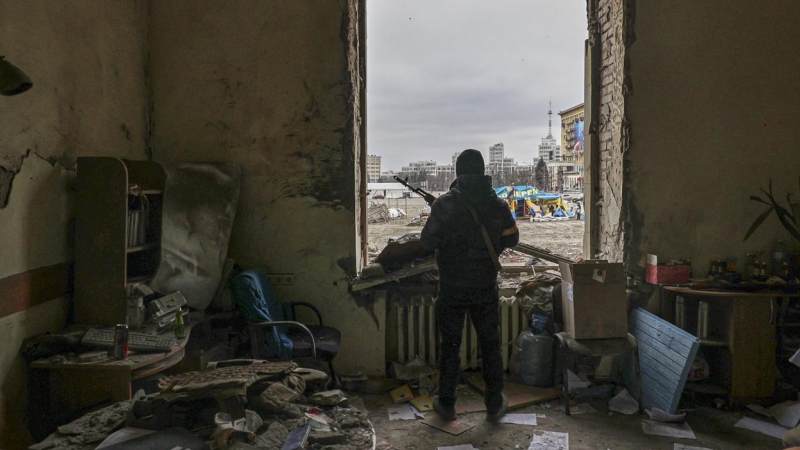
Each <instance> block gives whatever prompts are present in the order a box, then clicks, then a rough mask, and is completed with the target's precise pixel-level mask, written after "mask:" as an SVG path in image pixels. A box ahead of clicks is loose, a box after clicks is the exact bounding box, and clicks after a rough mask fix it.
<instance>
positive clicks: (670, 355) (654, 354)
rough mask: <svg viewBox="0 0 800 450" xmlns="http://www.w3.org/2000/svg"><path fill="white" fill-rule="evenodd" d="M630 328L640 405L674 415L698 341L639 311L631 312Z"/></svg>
mask: <svg viewBox="0 0 800 450" xmlns="http://www.w3.org/2000/svg"><path fill="white" fill-rule="evenodd" d="M630 329H631V334H633V335H634V336H635V337H636V341H637V343H638V345H639V365H640V367H641V372H642V394H643V396H644V400H643V402H642V404H643V405H644V407H645V408H647V409H651V408H653V407H656V408H660V409H663V410H664V411H666V412H668V413H670V414H675V412H677V410H678V402H679V401H680V399H681V392H683V387H684V385H685V384H686V377H687V376H688V375H689V369H691V367H692V362H693V361H694V357H695V355H696V354H697V349H698V348H699V347H700V340H699V339H697V338H696V337H695V336H692V335H691V334H689V333H687V332H686V331H683V330H681V329H680V328H678V327H676V326H675V325H673V324H671V323H669V322H667V321H666V320H663V319H661V318H659V317H658V316H656V315H653V314H650V313H649V312H647V311H645V310H643V309H641V308H637V309H635V310H633V313H632V314H631V319H630Z"/></svg>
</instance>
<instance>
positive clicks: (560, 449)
mask: <svg viewBox="0 0 800 450" xmlns="http://www.w3.org/2000/svg"><path fill="white" fill-rule="evenodd" d="M541 433H542V434H534V435H533V440H532V441H531V445H530V446H529V447H528V450H569V433H557V432H555V431H542V432H541Z"/></svg>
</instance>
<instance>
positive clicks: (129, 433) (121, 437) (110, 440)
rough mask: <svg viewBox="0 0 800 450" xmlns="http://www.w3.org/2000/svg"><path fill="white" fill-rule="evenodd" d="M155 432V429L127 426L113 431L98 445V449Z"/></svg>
mask: <svg viewBox="0 0 800 450" xmlns="http://www.w3.org/2000/svg"><path fill="white" fill-rule="evenodd" d="M152 433H155V431H153V430H145V429H143V428H133V427H127V428H123V429H121V430H118V431H115V432H113V433H111V435H110V436H108V437H107V438H106V439H105V440H104V441H103V442H101V443H100V445H99V446H97V448H98V449H100V448H105V447H108V446H110V445H114V444H119V443H120V442H125V441H129V440H131V439H136V438H138V437H142V436H147V435H148V434H152Z"/></svg>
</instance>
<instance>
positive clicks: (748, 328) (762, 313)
mask: <svg viewBox="0 0 800 450" xmlns="http://www.w3.org/2000/svg"><path fill="white" fill-rule="evenodd" d="M772 301H773V300H772V299H762V300H761V301H753V300H752V299H747V298H737V299H735V300H734V306H733V314H732V316H731V319H730V320H731V323H730V329H731V330H733V333H732V334H731V337H730V350H731V386H730V387H731V395H732V396H733V397H740V398H758V397H771V396H772V393H773V391H774V389H775V352H776V349H775V322H774V320H772V314H773V309H774V305H771V304H770V303H771V302H772ZM712 370H713V368H712Z"/></svg>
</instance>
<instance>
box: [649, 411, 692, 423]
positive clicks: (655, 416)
mask: <svg viewBox="0 0 800 450" xmlns="http://www.w3.org/2000/svg"><path fill="white" fill-rule="evenodd" d="M646 411H647V415H648V416H650V420H653V421H656V422H663V423H679V422H683V421H684V420H686V413H685V412H684V413H680V414H670V413H668V412H666V411H664V410H663V409H660V408H653V409H648V410H646Z"/></svg>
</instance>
